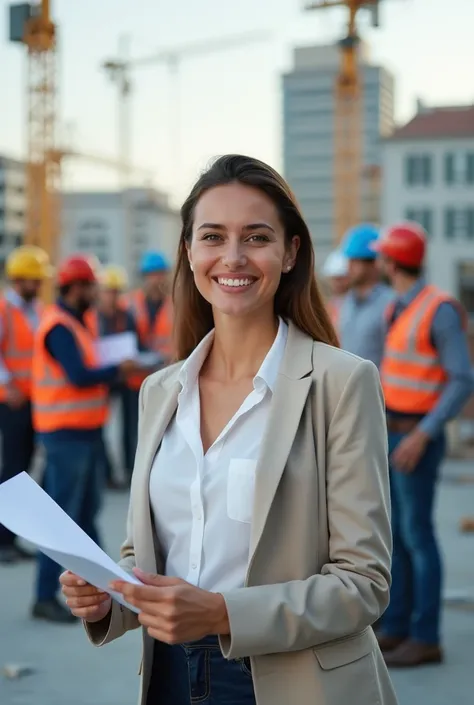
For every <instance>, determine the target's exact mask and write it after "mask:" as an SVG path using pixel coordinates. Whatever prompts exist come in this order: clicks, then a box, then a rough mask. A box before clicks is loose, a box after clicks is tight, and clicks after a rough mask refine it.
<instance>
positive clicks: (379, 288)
mask: <svg viewBox="0 0 474 705" xmlns="http://www.w3.org/2000/svg"><path fill="white" fill-rule="evenodd" d="M378 237H379V231H378V229H377V228H376V227H375V226H374V225H370V224H366V223H363V224H361V225H357V226H356V227H354V228H352V229H351V230H349V232H348V233H347V234H346V236H345V238H344V240H343V243H342V247H341V249H342V252H343V253H344V255H345V257H346V258H347V259H348V261H349V282H350V287H351V289H350V291H349V293H348V294H347V295H346V297H345V299H344V301H343V303H342V305H341V309H340V317H339V337H340V341H341V347H342V348H343V349H344V350H348V351H349V352H351V353H354V354H355V355H359V356H360V357H363V358H364V359H366V360H371V362H373V363H374V364H375V365H377V367H379V366H380V362H381V360H382V355H383V349H384V341H385V332H386V322H385V311H386V309H387V307H388V304H389V303H390V302H391V301H392V299H393V295H394V294H393V291H392V289H391V288H390V287H389V286H387V285H386V284H383V283H382V282H381V275H380V270H379V268H378V267H377V263H376V259H377V255H376V252H375V251H374V250H373V248H372V246H373V244H374V243H375V242H376V241H377V240H378Z"/></svg>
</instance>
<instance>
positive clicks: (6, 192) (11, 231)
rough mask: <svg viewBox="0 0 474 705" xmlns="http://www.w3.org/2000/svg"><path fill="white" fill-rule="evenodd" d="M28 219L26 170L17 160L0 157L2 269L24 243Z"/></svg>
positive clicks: (0, 255)
mask: <svg viewBox="0 0 474 705" xmlns="http://www.w3.org/2000/svg"><path fill="white" fill-rule="evenodd" d="M25 218H26V170H25V165H24V163H23V162H21V161H17V160H16V159H10V158H9V157H4V156H0V267H1V268H2V269H3V264H4V262H5V259H6V257H7V256H8V254H9V253H10V252H11V251H12V250H13V248H15V247H18V245H21V244H22V242H23V236H24V232H25Z"/></svg>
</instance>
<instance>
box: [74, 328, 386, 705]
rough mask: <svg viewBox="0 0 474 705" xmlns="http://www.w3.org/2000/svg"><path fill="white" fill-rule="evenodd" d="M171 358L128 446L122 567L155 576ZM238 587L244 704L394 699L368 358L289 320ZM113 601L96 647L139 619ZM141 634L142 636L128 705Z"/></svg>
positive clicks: (235, 645)
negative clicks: (152, 479)
mask: <svg viewBox="0 0 474 705" xmlns="http://www.w3.org/2000/svg"><path fill="white" fill-rule="evenodd" d="M179 367H180V364H179V363H178V364H177V365H173V366H171V367H169V368H167V369H165V370H163V371H161V372H158V373H156V374H154V375H151V376H150V377H149V378H148V379H147V380H146V381H145V383H144V385H143V387H142V391H141V395H140V428H139V442H138V451H137V457H136V462H135V469H134V473H133V479H132V488H131V499H130V512H129V517H128V532H127V540H126V541H125V543H124V544H123V547H122V563H121V564H122V566H123V567H124V568H125V569H126V570H131V568H132V567H133V566H134V565H137V566H138V567H139V568H141V569H143V570H144V571H148V572H155V573H156V572H158V573H160V572H162V571H163V560H162V557H161V555H160V548H159V546H157V545H155V544H156V538H155V537H154V532H153V529H152V521H151V515H150V498H149V490H148V485H149V474H150V469H151V465H152V462H153V458H154V456H155V454H156V451H157V449H158V447H159V445H160V442H161V439H162V437H163V434H164V432H165V430H166V427H167V426H168V424H169V423H170V420H171V418H172V417H173V414H174V413H175V411H176V407H177V397H178V393H179V390H180V385H179V383H178V382H177V376H178V371H179ZM251 534H252V538H251V549H250V560H249V566H248V572H247V579H246V585H245V587H244V588H240V589H236V590H232V591H229V592H227V593H224V598H225V601H226V603H227V609H228V613H229V619H230V629H231V636H230V637H224V638H221V648H222V652H223V654H224V656H225V657H226V658H229V659H235V658H239V657H242V656H250V657H251V664H252V674H253V679H254V687H255V693H256V699H257V703H258V705H295V703H297V704H298V705H345V704H346V703H350V705H396V696H395V694H394V691H393V688H392V685H391V682H390V678H389V675H388V672H387V669H386V667H385V664H384V661H383V658H382V655H381V653H380V650H379V648H378V645H377V642H376V639H375V636H374V633H373V631H372V627H371V624H373V623H374V622H375V621H376V620H377V618H378V617H379V616H380V615H381V613H382V612H383V610H384V609H385V608H386V606H387V604H388V599H389V585H390V555H391V532H390V522H389V483H388V468H387V438H386V426H385V418H384V404H383V399H382V393H381V388H380V382H379V376H378V372H377V370H376V368H375V366H374V365H373V364H372V363H371V362H367V361H364V360H361V359H360V358H358V357H356V356H354V355H351V354H349V353H347V352H343V351H342V350H338V349H337V348H333V347H330V346H327V345H323V344H321V343H315V342H314V341H313V340H311V338H309V337H308V336H307V335H305V334H303V333H302V332H301V331H300V330H299V329H297V328H296V327H295V326H294V325H291V324H290V330H289V336H288V343H287V346H286V351H285V356H284V360H283V363H282V367H281V370H280V373H279V376H278V380H277V384H276V387H275V393H274V398H273V401H272V408H271V415H270V419H269V423H268V428H267V431H266V434H265V437H264V439H263V445H262V451H261V457H260V460H259V463H258V466H257V471H256V487H255V503H254V508H253V519H252V532H251ZM139 626H140V625H139V623H138V620H137V617H136V615H135V614H134V613H132V612H131V611H129V610H127V609H126V608H123V607H121V606H120V605H118V604H117V603H114V605H113V608H112V611H111V614H110V615H109V616H108V617H107V618H106V619H105V620H104V621H103V622H100V623H98V624H92V625H87V626H86V629H87V631H88V634H89V637H90V639H91V640H92V642H93V643H94V644H96V645H102V644H105V643H107V642H109V641H112V640H113V639H117V637H120V636H122V634H124V633H125V632H126V631H128V630H129V629H135V628H136V627H139ZM152 658H153V648H152V639H151V638H150V637H149V636H148V634H147V633H146V632H145V631H143V662H142V664H143V667H142V669H140V670H141V672H142V688H141V697H140V702H141V703H142V705H145V703H146V693H147V691H148V686H149V683H150V675H151V669H152Z"/></svg>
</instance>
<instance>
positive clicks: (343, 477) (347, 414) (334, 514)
mask: <svg viewBox="0 0 474 705" xmlns="http://www.w3.org/2000/svg"><path fill="white" fill-rule="evenodd" d="M317 423H318V421H317V419H316V420H315V424H317ZM326 458H327V462H326V484H327V510H328V530H329V561H328V562H327V563H326V564H325V565H323V567H322V569H321V572H320V573H319V574H317V575H313V576H311V577H310V578H308V579H306V580H295V581H292V582H287V583H282V584H276V585H262V586H255V587H246V588H241V589H238V590H233V591H229V592H224V593H223V597H224V599H225V602H226V606H227V611H228V615H229V622H230V635H229V636H225V637H221V638H220V644H221V649H222V653H223V654H224V656H225V657H226V658H229V659H234V658H240V657H243V656H258V655H264V654H272V653H281V652H288V651H297V650H300V649H307V648H312V647H315V646H319V645H321V644H323V643H326V642H330V641H332V640H334V639H338V638H341V637H344V636H348V635H350V634H355V633H357V632H359V631H361V630H362V629H364V628H365V627H367V626H369V625H371V624H373V623H374V622H375V621H376V620H377V619H378V618H379V617H380V615H381V614H383V612H384V610H385V608H386V607H387V605H388V601H389V590H390V568H391V549H392V539H391V529H390V513H389V512H390V510H389V479H388V443H387V430H386V421H385V409H384V401H383V395H382V390H381V385H380V378H379V374H378V372H377V369H376V367H375V366H374V365H373V364H372V363H371V362H368V361H361V362H359V363H358V364H357V365H356V367H355V368H354V369H353V371H352V373H351V374H350V376H349V378H348V380H347V382H346V384H345V386H344V388H343V391H342V393H341V394H340V397H339V400H338V402H337V405H336V407H335V410H334V413H333V415H332V418H331V421H330V423H329V427H328V430H327V441H326ZM316 540H317V537H310V536H308V541H316ZM282 560H283V558H282Z"/></svg>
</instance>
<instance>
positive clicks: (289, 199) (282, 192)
mask: <svg viewBox="0 0 474 705" xmlns="http://www.w3.org/2000/svg"><path fill="white" fill-rule="evenodd" d="M233 182H238V183H241V184H245V185H246V186H251V187H253V188H256V189H258V190H259V191H262V192H263V193H265V194H266V195H267V196H268V197H269V198H270V199H271V200H272V201H273V203H274V204H275V206H276V208H277V210H278V213H279V216H280V218H281V221H282V224H283V227H284V230H285V237H286V239H287V242H288V244H289V243H290V242H291V239H292V237H294V236H295V235H298V236H299V237H300V248H299V250H298V255H297V258H296V262H295V266H294V267H293V269H292V270H291V272H289V273H288V274H285V275H284V276H282V278H281V282H280V285H279V287H278V289H277V292H276V295H275V313H276V314H277V315H279V316H281V317H282V318H283V319H285V320H287V321H288V320H290V321H292V322H293V323H294V324H295V325H296V326H297V327H298V328H300V329H301V330H302V331H303V332H304V333H307V334H308V335H309V336H311V338H313V340H317V341H320V342H323V343H328V344H330V345H335V346H337V345H338V344H339V343H338V339H337V335H336V332H335V330H334V327H333V325H332V323H331V320H330V318H329V315H328V313H327V311H326V308H325V305H324V301H323V297H322V295H321V292H320V290H319V286H318V284H317V282H316V277H315V273H314V251H313V244H312V242H311V235H310V232H309V230H308V226H307V225H306V223H305V221H304V219H303V216H302V214H301V211H300V209H299V207H298V204H297V202H296V199H295V197H294V195H293V193H292V192H291V189H290V188H289V186H288V184H287V183H286V182H285V180H284V179H283V178H282V177H281V176H280V174H278V173H277V172H276V171H275V170H274V169H272V168H271V167H270V166H268V165H267V164H264V163H263V162H261V161H259V160H258V159H253V158H252V157H244V156H242V155H238V154H228V155H225V156H223V157H219V158H218V159H217V160H216V161H215V162H214V163H213V164H212V166H211V167H210V168H209V169H208V170H207V171H205V172H204V173H203V174H202V175H201V176H200V178H199V179H198V180H197V182H196V183H195V185H194V186H193V188H192V190H191V193H190V194H189V196H188V198H187V199H186V201H185V202H184V204H183V206H182V208H181V220H182V228H181V236H180V241H179V246H178V258H177V263H176V270H175V275H174V281H173V306H174V335H175V350H176V353H177V359H180V360H182V359H184V358H186V357H188V356H189V355H190V354H191V353H192V351H193V350H194V348H195V347H196V346H197V345H198V344H199V343H200V341H201V340H202V339H203V338H204V336H205V335H206V334H207V333H208V332H209V331H210V330H211V329H212V328H213V327H214V319H213V315H212V308H211V305H210V304H209V302H208V301H206V300H205V299H204V297H203V296H201V294H200V293H199V291H198V289H197V288H196V285H195V283H194V278H193V275H192V272H191V270H190V268H189V262H188V256H187V251H186V245H187V244H189V243H190V241H191V237H192V227H193V219H194V209H195V207H196V204H197V202H198V201H199V199H200V198H201V196H202V195H203V194H204V193H205V192H206V191H209V189H212V188H214V187H216V186H222V185H224V184H231V183H233Z"/></svg>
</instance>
